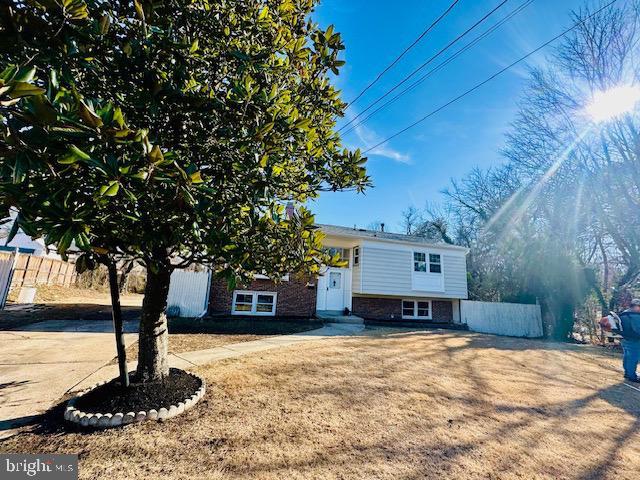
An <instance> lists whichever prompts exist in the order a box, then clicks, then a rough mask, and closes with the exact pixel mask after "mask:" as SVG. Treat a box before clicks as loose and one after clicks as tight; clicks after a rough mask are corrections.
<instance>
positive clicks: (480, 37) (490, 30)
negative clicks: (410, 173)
mask: <svg viewBox="0 0 640 480" xmlns="http://www.w3.org/2000/svg"><path fill="white" fill-rule="evenodd" d="M531 3H533V0H526V1H525V2H524V3H522V4H520V6H519V7H517V8H516V9H514V10H512V11H511V12H510V13H509V14H507V15H506V16H505V17H504V18H503V19H502V20H500V21H499V22H497V23H495V24H494V25H492V26H491V27H490V28H488V29H487V30H485V31H484V32H483V33H481V34H480V35H478V36H477V37H476V38H474V39H473V40H471V41H470V42H469V43H467V44H466V45H465V46H463V47H461V48H459V49H458V51H456V53H454V54H453V55H451V56H449V57H448V58H447V59H446V60H444V61H443V62H441V63H439V64H438V65H437V66H436V67H434V68H432V69H431V70H429V71H428V72H427V73H425V74H424V75H422V76H421V77H420V78H418V80H416V81H415V82H413V83H412V84H411V85H409V86H408V87H407V88H405V89H404V90H402V91H401V92H400V93H398V94H396V95H395V96H394V97H392V98H391V99H389V100H387V101H386V102H385V103H383V104H382V105H381V106H379V107H378V108H376V109H375V110H374V111H373V112H371V113H370V114H369V115H367V116H366V117H365V118H363V119H362V120H360V121H359V122H358V123H356V124H355V125H352V126H351V128H349V129H348V130H347V131H346V132H344V134H343V135H347V134H349V133H351V132H352V131H353V130H355V129H356V128H358V127H359V126H360V125H362V124H363V123H365V122H366V121H367V120H369V119H370V118H371V117H373V116H374V115H375V114H376V113H378V112H379V111H380V110H383V109H385V108H386V107H387V106H388V105H390V104H392V103H393V102H395V101H396V100H398V99H399V98H400V97H402V96H404V95H405V94H407V93H409V92H410V91H412V90H414V89H415V88H416V87H417V86H418V85H420V84H421V83H423V82H424V81H425V80H426V79H427V78H429V77H431V75H433V74H434V73H436V72H438V71H439V70H441V69H443V68H444V67H445V66H447V65H448V64H449V63H451V62H452V61H454V60H455V59H456V58H458V57H459V56H460V55H462V54H463V53H465V52H466V51H467V50H469V49H470V48H472V47H474V46H475V45H476V44H477V43H479V42H480V41H481V40H483V39H484V38H486V37H488V36H489V35H491V34H492V33H493V32H494V31H496V30H497V29H498V28H500V27H501V26H502V25H504V24H505V23H507V22H508V21H509V20H511V19H512V18H513V17H515V16H516V15H517V14H519V13H520V12H521V11H522V10H524V9H525V8H527V7H528V6H529V5H530V4H531ZM372 106H373V105H372ZM365 112H366V110H364V111H363V112H361V113H365ZM353 120H356V118H354V119H353ZM345 126H346V125H345Z"/></svg>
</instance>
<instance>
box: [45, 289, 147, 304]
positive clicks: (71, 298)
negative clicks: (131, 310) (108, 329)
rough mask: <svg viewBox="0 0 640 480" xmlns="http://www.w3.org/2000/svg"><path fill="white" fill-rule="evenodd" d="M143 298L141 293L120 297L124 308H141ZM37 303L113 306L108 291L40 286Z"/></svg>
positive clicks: (126, 294)
mask: <svg viewBox="0 0 640 480" xmlns="http://www.w3.org/2000/svg"><path fill="white" fill-rule="evenodd" d="M143 297H144V295H141V294H139V293H125V294H122V295H121V296H120V304H121V305H122V306H124V307H139V306H141V305H142V299H143ZM35 301H36V303H46V304H78V305H109V306H110V305H111V297H110V295H109V291H108V290H104V291H99V290H95V289H91V288H78V287H61V286H59V285H38V288H37V290H36V298H35Z"/></svg>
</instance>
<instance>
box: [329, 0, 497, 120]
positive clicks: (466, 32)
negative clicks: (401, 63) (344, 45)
mask: <svg viewBox="0 0 640 480" xmlns="http://www.w3.org/2000/svg"><path fill="white" fill-rule="evenodd" d="M508 1H509V0H502V2H501V3H500V4H498V5H497V6H496V7H494V8H493V9H492V10H490V11H489V12H488V13H487V14H485V15H484V17H482V18H481V19H480V20H478V21H477V22H476V23H474V24H473V25H471V26H470V27H469V28H467V29H466V30H465V31H464V32H463V33H461V34H460V35H458V36H457V37H456V38H454V39H453V40H452V41H451V42H449V43H448V44H447V45H446V46H444V47H443V48H442V49H440V50H439V51H438V52H437V53H436V54H435V55H432V56H431V58H429V59H428V60H427V61H426V62H424V63H423V64H422V65H420V66H419V67H418V68H416V69H415V70H413V71H412V72H411V73H410V74H409V75H407V76H406V77H404V78H403V79H402V80H400V81H399V82H398V83H396V84H395V85H394V86H393V87H392V88H391V89H389V90H387V91H386V93H384V94H383V95H382V96H380V97H378V98H377V99H376V100H375V101H373V102H372V103H370V104H369V105H368V106H367V108H365V109H364V110H363V111H362V112H360V113H359V114H358V115H356V116H355V117H353V118H352V119H351V120H349V121H348V122H347V123H345V124H344V125H343V126H342V127H340V128H339V129H338V132H340V131H342V130H343V129H345V128H346V127H348V126H349V125H351V124H352V123H353V122H355V121H356V120H357V119H358V118H359V117H360V116H362V115H363V114H364V113H365V112H367V111H368V110H369V109H371V108H372V107H373V106H374V105H376V104H377V103H378V102H380V101H381V100H383V99H384V98H386V97H387V96H388V95H389V94H391V93H392V92H393V91H395V90H396V89H397V88H398V87H400V86H401V85H403V84H404V83H405V82H407V81H408V80H409V79H410V78H411V77H413V76H414V75H415V74H416V73H418V72H419V71H420V70H422V69H423V68H424V67H426V66H427V65H429V64H430V63H431V62H432V61H434V60H435V59H436V58H438V57H439V56H440V55H442V54H443V53H444V52H446V51H447V50H448V49H449V48H450V47H451V46H453V45H454V44H455V43H457V42H459V41H460V40H462V38H463V37H465V36H466V35H467V34H468V33H469V32H470V31H471V30H473V29H474V28H476V27H477V26H478V25H480V24H481V23H482V22H484V21H485V20H487V18H489V17H490V16H491V15H493V14H494V13H495V12H497V11H498V9H500V8H501V7H502V6H503V5H504V4H505V3H507V2H508ZM352 103H353V102H352Z"/></svg>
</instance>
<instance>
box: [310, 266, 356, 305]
mask: <svg viewBox="0 0 640 480" xmlns="http://www.w3.org/2000/svg"><path fill="white" fill-rule="evenodd" d="M347 272H348V270H346V269H341V268H327V271H326V272H324V274H323V275H322V276H320V277H318V306H317V308H318V310H344V307H346V306H347V305H346V304H345V288H346V287H347V285H346V283H347V281H348V278H347V277H348V276H347Z"/></svg>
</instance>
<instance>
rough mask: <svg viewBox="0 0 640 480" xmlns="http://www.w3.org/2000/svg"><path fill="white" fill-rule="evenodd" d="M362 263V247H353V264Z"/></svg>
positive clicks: (355, 265)
mask: <svg viewBox="0 0 640 480" xmlns="http://www.w3.org/2000/svg"><path fill="white" fill-rule="evenodd" d="M358 265H360V247H353V266H354V267H357V266H358Z"/></svg>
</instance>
